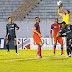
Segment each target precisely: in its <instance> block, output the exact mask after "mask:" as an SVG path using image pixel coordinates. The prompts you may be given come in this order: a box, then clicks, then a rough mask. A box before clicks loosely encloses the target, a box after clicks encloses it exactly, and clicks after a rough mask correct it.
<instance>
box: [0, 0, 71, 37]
mask: <svg viewBox="0 0 72 72" xmlns="http://www.w3.org/2000/svg"><path fill="white" fill-rule="evenodd" d="M57 1H58V0H40V1H39V2H38V3H37V4H36V5H35V6H33V8H31V9H30V10H29V12H27V14H26V16H24V15H23V16H22V18H23V19H21V20H17V21H14V22H15V23H16V24H17V25H18V26H19V27H20V30H19V31H17V37H18V38H21V37H26V38H32V29H33V25H34V23H35V17H36V16H39V17H40V18H41V22H40V26H41V27H40V28H41V34H42V37H49V36H50V27H51V24H52V23H53V22H54V18H57V17H58V18H59V22H61V20H62V18H61V17H60V16H59V15H58V14H57V10H58V6H57ZM62 1H63V9H64V11H65V10H66V9H68V10H70V23H72V8H71V7H72V0H62ZM1 2H2V3H1ZM15 2H16V4H15ZM23 2H24V0H20V1H19V0H11V1H10V0H1V1H0V5H1V4H2V6H3V8H2V6H0V9H1V10H0V11H1V12H0V17H1V18H0V20H1V22H0V34H1V37H4V36H5V33H6V31H5V27H6V24H7V23H8V22H7V21H5V19H6V18H7V17H8V16H10V15H11V14H12V13H14V11H15V10H16V9H18V7H19V5H21V4H23ZM17 3H18V4H17ZM12 4H13V5H12ZM9 5H10V6H9ZM5 7H6V8H5ZM23 7H24V6H23ZM16 16H17V15H16ZM14 17H15V16H14ZM4 21H5V22H4Z"/></svg>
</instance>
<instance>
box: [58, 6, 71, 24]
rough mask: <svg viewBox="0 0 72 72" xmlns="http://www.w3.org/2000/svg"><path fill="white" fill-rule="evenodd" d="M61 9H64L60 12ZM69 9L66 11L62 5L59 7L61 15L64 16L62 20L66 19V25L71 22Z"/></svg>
mask: <svg viewBox="0 0 72 72" xmlns="http://www.w3.org/2000/svg"><path fill="white" fill-rule="evenodd" d="M60 10H61V11H62V13H63V14H62V13H60ZM69 13H70V11H69V10H66V11H65V12H64V11H63V9H62V7H61V6H60V7H59V9H58V15H60V16H61V17H63V19H62V22H63V21H64V22H65V23H66V25H68V24H69Z"/></svg>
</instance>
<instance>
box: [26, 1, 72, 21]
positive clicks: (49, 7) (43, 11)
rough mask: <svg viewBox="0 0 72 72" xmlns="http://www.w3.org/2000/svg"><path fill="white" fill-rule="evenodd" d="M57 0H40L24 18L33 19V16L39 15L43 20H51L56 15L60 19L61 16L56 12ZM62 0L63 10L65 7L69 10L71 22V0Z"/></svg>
mask: <svg viewBox="0 0 72 72" xmlns="http://www.w3.org/2000/svg"><path fill="white" fill-rule="evenodd" d="M57 1H58V0H42V1H40V2H39V4H37V5H36V7H35V8H33V9H32V10H31V12H30V13H29V14H28V15H27V16H26V19H25V21H26V20H28V21H29V20H31V21H33V20H34V18H35V16H39V17H40V18H41V20H42V21H44V20H47V21H48V20H50V21H53V20H54V18H56V17H58V18H59V20H60V21H61V20H62V18H61V17H60V16H59V15H58V14H57V11H58V6H57ZM62 1H63V9H64V11H65V10H66V9H68V10H70V22H72V0H62Z"/></svg>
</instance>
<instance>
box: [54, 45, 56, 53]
mask: <svg viewBox="0 0 72 72" xmlns="http://www.w3.org/2000/svg"><path fill="white" fill-rule="evenodd" d="M55 49H56V46H54V54H55Z"/></svg>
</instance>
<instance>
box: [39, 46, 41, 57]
mask: <svg viewBox="0 0 72 72" xmlns="http://www.w3.org/2000/svg"><path fill="white" fill-rule="evenodd" d="M39 56H41V45H39Z"/></svg>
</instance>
